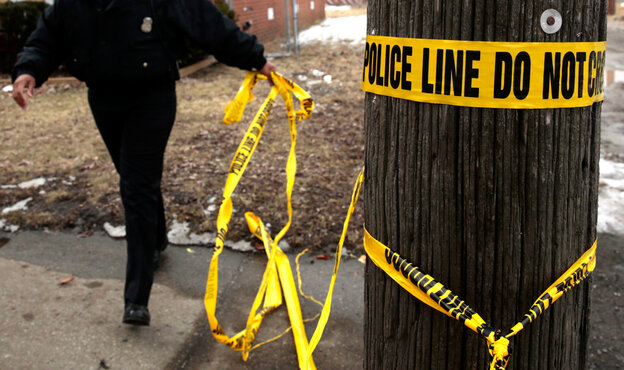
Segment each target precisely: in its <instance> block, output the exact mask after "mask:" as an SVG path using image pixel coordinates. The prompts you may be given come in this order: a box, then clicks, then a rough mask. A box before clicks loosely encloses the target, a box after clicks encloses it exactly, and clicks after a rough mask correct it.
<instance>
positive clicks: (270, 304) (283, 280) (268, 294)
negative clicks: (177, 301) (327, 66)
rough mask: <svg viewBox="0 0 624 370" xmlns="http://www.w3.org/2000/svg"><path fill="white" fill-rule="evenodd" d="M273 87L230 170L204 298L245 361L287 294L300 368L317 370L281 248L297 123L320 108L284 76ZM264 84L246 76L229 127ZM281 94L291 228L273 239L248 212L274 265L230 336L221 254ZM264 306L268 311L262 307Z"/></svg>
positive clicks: (220, 335) (217, 330) (228, 115)
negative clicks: (238, 192) (235, 203)
mask: <svg viewBox="0 0 624 370" xmlns="http://www.w3.org/2000/svg"><path fill="white" fill-rule="evenodd" d="M271 78H272V81H273V84H274V85H273V87H272V88H271V91H270V92H269V95H268V96H267V98H266V99H265V101H264V103H263V104H262V105H261V107H260V109H259V110H258V112H257V113H256V116H255V117H254V119H253V121H252V122H251V124H250V126H249V128H248V129H247V132H246V134H245V136H244V137H243V139H242V141H241V143H240V145H239V147H238V149H237V151H236V154H235V155H234V159H233V160H232V163H231V165H230V170H229V173H228V177H227V180H226V184H225V187H224V190H223V201H222V203H221V207H220V208H219V215H218V217H217V230H218V233H217V238H216V240H215V248H214V252H213V255H212V259H211V261H210V267H209V270H208V279H207V281H206V294H205V296H204V305H205V307H206V314H207V316H208V321H209V323H210V328H211V331H212V334H213V336H214V337H215V339H216V340H217V341H219V342H221V343H224V344H226V345H227V346H229V347H230V348H232V349H234V350H237V351H241V352H242V357H243V360H247V357H248V355H249V351H250V350H251V349H252V343H253V341H254V339H255V335H256V333H257V331H258V328H259V327H260V324H261V323H262V319H263V318H264V317H265V316H266V315H267V314H268V313H269V312H271V311H273V310H274V309H276V308H277V307H279V306H280V305H281V304H282V292H283V294H284V299H285V300H286V306H287V308H288V315H289V317H290V321H291V325H292V330H293V336H294V338H295V345H296V347H297V356H298V359H299V365H300V367H302V368H303V367H307V368H311V369H315V368H316V367H315V365H314V362H313V361H312V359H311V358H310V359H309V360H306V359H305V354H306V349H307V347H308V342H307V337H306V335H305V328H304V326H303V319H302V317H301V308H300V305H299V298H298V296H297V290H296V288H295V284H294V279H293V276H292V271H291V269H290V264H289V262H288V257H287V256H286V255H285V254H284V253H283V251H282V250H281V249H280V248H279V247H278V243H279V241H280V239H281V238H282V237H283V236H284V234H285V233H286V231H287V230H288V228H289V227H290V224H291V221H292V205H291V194H292V189H293V186H294V179H295V174H296V172H297V161H296V155H295V144H296V139H297V131H296V121H297V120H302V119H305V118H308V117H309V116H310V114H311V112H312V110H313V109H314V101H313V100H312V98H311V97H310V95H309V94H308V93H307V92H305V91H304V90H303V89H302V88H301V87H299V86H298V85H296V84H295V83H293V82H291V81H289V80H287V79H286V78H284V77H283V76H281V75H279V74H272V76H271ZM260 79H266V77H264V76H263V75H260V74H258V73H253V72H250V73H248V74H247V76H246V77H245V80H244V81H243V84H242V86H241V88H240V89H239V91H238V93H237V94H236V97H235V98H234V100H233V101H232V102H231V103H230V104H228V106H227V107H226V110H225V116H224V123H226V124H231V123H233V122H236V121H238V120H240V119H241V118H242V116H243V110H244V109H245V106H246V105H247V103H248V102H249V101H251V99H253V93H252V91H251V90H252V88H253V86H254V85H255V84H256V82H257V81H258V80H260ZM278 94H279V95H281V96H282V98H283V99H284V102H285V105H286V110H287V113H288V123H289V128H290V137H291V148H290V154H289V157H288V161H287V165H286V176H287V187H286V197H287V206H288V223H287V224H286V225H285V226H284V227H283V228H282V230H281V231H280V232H279V233H278V235H277V236H276V237H275V239H272V238H271V236H270V235H268V233H267V232H266V230H265V228H264V224H263V223H262V220H260V218H258V217H257V216H255V215H254V214H253V213H250V212H248V213H247V214H246V215H245V217H246V219H247V223H248V227H249V229H250V231H251V232H252V233H254V234H255V235H256V236H258V237H259V238H260V239H262V241H263V243H264V246H265V251H266V254H267V258H268V262H267V267H266V269H265V272H264V274H263V276H262V282H261V284H260V288H259V289H258V293H257V294H256V298H255V299H254V303H253V305H252V309H251V311H250V313H249V317H248V319H247V324H246V326H245V329H244V330H242V331H240V332H239V333H237V334H235V335H233V336H231V337H229V336H228V335H226V334H225V332H224V331H223V328H222V327H221V325H220V324H219V321H218V320H217V317H216V316H215V312H216V305H217V291H218V271H219V255H220V254H221V252H222V251H223V245H224V241H225V237H226V235H227V231H228V224H229V222H230V219H231V217H232V193H233V192H234V189H235V188H236V186H237V185H238V182H239V181H240V179H241V177H242V175H243V173H244V171H245V169H246V167H247V164H248V163H249V160H250V158H251V156H252V154H253V152H254V150H255V148H256V146H257V144H258V141H259V140H260V137H261V135H262V132H263V130H264V126H265V125H266V121H267V118H268V115H269V114H270V112H271V108H272V107H273V104H274V102H275V99H276V98H277V96H278ZM293 95H294V96H295V97H296V98H297V99H298V100H299V101H300V105H301V109H300V110H295V107H294V100H293ZM261 306H262V307H261Z"/></svg>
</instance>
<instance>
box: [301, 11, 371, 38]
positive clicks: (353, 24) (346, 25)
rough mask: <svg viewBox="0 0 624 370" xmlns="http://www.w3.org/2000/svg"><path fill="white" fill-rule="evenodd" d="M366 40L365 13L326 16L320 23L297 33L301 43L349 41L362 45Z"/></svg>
mask: <svg viewBox="0 0 624 370" xmlns="http://www.w3.org/2000/svg"><path fill="white" fill-rule="evenodd" d="M365 40H366V15H358V16H355V17H340V18H327V19H325V20H324V21H323V22H322V23H321V24H318V25H316V26H312V27H310V28H308V29H307V30H305V31H302V32H300V33H299V41H300V42H301V43H302V44H309V43H312V42H317V41H321V42H350V43H351V44H352V45H364V42H365Z"/></svg>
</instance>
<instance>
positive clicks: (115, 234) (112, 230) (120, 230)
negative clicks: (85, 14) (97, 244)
mask: <svg viewBox="0 0 624 370" xmlns="http://www.w3.org/2000/svg"><path fill="white" fill-rule="evenodd" d="M104 231H106V233H107V234H108V236H110V237H111V238H125V237H126V227H125V226H124V225H121V226H113V225H111V224H110V223H108V222H105V223H104Z"/></svg>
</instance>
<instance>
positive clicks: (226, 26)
mask: <svg viewBox="0 0 624 370" xmlns="http://www.w3.org/2000/svg"><path fill="white" fill-rule="evenodd" d="M167 8H168V15H169V20H170V22H172V23H173V24H174V26H175V27H176V28H178V29H179V30H181V32H182V33H183V34H184V35H185V36H187V37H188V38H189V39H190V40H191V41H193V42H194V43H196V44H197V45H199V46H200V47H201V48H202V49H204V50H205V51H207V52H208V53H210V54H212V55H214V56H215V57H216V58H217V60H219V61H220V62H222V63H225V64H227V65H230V66H234V67H238V68H242V69H246V70H252V69H254V68H255V69H257V70H260V69H261V68H262V67H263V66H264V64H265V63H266V59H265V58H264V56H263V53H264V47H263V46H262V44H260V43H259V42H258V40H257V38H256V36H253V35H249V34H247V33H245V32H243V31H241V30H240V28H238V26H237V25H236V23H234V22H232V21H231V20H229V19H227V18H226V17H224V16H223V14H222V13H221V12H220V11H219V9H217V7H215V6H214V5H213V4H212V3H211V2H210V1H208V0H169V1H168V7H167Z"/></svg>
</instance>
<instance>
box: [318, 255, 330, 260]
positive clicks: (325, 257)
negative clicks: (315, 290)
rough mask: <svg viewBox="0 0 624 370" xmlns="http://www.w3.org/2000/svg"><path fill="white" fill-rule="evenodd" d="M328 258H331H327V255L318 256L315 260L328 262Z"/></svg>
mask: <svg viewBox="0 0 624 370" xmlns="http://www.w3.org/2000/svg"><path fill="white" fill-rule="evenodd" d="M330 258H331V256H329V255H327V254H319V255H318V256H316V259H319V260H328V259H330Z"/></svg>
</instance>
